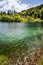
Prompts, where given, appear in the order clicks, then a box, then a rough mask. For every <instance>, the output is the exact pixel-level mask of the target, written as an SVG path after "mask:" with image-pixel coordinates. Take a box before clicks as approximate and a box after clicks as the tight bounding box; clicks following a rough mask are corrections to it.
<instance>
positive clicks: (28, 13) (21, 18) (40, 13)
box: [0, 4, 43, 22]
mask: <svg viewBox="0 0 43 65" xmlns="http://www.w3.org/2000/svg"><path fill="white" fill-rule="evenodd" d="M0 21H1V22H43V4H42V5H39V6H36V7H33V8H30V9H28V10H24V11H22V12H19V13H15V12H13V13H11V12H9V11H8V12H7V14H6V13H5V12H0Z"/></svg>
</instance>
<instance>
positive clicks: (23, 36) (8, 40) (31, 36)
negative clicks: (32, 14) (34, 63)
mask: <svg viewBox="0 0 43 65" xmlns="http://www.w3.org/2000/svg"><path fill="white" fill-rule="evenodd" d="M42 33H43V28H42V27H40V26H35V27H34V26H32V27H31V26H29V23H27V24H26V23H1V22H0V52H2V51H1V50H3V52H5V50H6V49H7V48H10V49H11V46H12V45H10V44H13V48H16V50H17V48H18V47H20V45H21V46H23V45H24V46H23V47H25V46H26V45H27V46H28V47H30V48H31V47H32V48H33V47H34V48H35V47H36V46H37V45H38V44H40V41H41V34H42ZM1 44H3V46H1ZM7 44H8V45H9V46H8V45H7ZM7 46H8V47H7ZM23 47H22V48H23ZM7 50H8V49H7ZM7 50H6V51H7Z"/></svg>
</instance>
